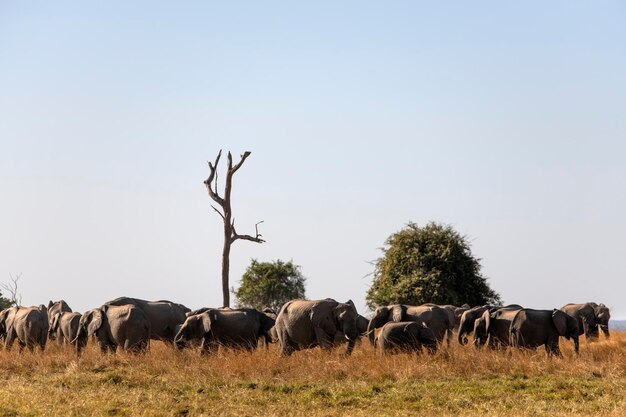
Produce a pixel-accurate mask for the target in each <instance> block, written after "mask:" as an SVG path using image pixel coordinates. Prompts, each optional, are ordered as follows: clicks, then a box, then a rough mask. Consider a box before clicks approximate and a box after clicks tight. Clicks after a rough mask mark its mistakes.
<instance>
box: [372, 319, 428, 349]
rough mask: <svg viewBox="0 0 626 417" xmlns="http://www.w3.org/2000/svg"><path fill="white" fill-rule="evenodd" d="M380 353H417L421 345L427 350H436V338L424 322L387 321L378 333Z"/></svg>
mask: <svg viewBox="0 0 626 417" xmlns="http://www.w3.org/2000/svg"><path fill="white" fill-rule="evenodd" d="M378 346H380V353H381V354H382V355H385V354H387V353H390V352H395V351H413V352H416V353H419V352H420V351H421V349H422V346H424V347H426V348H427V349H428V352H430V353H434V352H436V351H437V339H436V338H435V335H434V333H433V331H432V330H431V329H429V328H428V327H427V326H426V325H425V324H424V323H419V322H416V321H401V322H398V323H396V322H388V323H385V325H384V326H383V327H382V329H380V332H379V333H378Z"/></svg>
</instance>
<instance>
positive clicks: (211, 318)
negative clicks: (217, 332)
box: [198, 309, 219, 335]
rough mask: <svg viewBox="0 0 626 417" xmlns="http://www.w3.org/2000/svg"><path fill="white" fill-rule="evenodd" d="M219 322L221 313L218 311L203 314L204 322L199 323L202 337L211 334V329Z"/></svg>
mask: <svg viewBox="0 0 626 417" xmlns="http://www.w3.org/2000/svg"><path fill="white" fill-rule="evenodd" d="M218 321H219V312H218V311H217V310H213V309H211V310H208V311H206V312H205V313H203V314H202V320H201V321H200V322H199V324H198V325H199V326H200V330H201V332H202V335H206V334H207V333H209V332H211V329H212V328H213V326H215V324H216V323H217V322H218Z"/></svg>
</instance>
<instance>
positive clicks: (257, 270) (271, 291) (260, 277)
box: [234, 259, 306, 312]
mask: <svg viewBox="0 0 626 417" xmlns="http://www.w3.org/2000/svg"><path fill="white" fill-rule="evenodd" d="M305 282H306V278H305V277H304V276H302V273H301V272H300V266H298V265H294V264H293V262H292V261H289V262H283V261H281V260H276V261H274V262H258V261H257V260H256V259H252V261H251V263H250V266H248V269H246V272H245V273H244V274H243V276H242V277H241V284H240V286H239V289H237V291H234V293H235V296H236V297H237V302H238V304H239V305H241V306H248V307H254V308H256V309H258V310H263V309H264V308H270V309H272V310H273V311H275V312H278V310H279V309H280V307H281V306H282V305H283V304H284V303H286V302H287V301H289V300H293V299H294V298H304V297H305V288H304V285H305Z"/></svg>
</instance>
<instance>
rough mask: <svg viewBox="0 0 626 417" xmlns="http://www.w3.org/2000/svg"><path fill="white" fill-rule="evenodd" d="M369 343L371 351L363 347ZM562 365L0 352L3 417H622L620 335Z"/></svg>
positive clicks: (625, 358) (624, 392)
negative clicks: (596, 416)
mask: <svg viewBox="0 0 626 417" xmlns="http://www.w3.org/2000/svg"><path fill="white" fill-rule="evenodd" d="M365 342H366V341H365ZM561 348H562V350H563V353H564V358H561V359H559V358H547V357H546V354H545V351H543V350H538V351H537V352H518V351H515V352H511V353H508V352H490V351H481V352H476V351H475V350H474V349H473V348H472V347H471V346H464V347H461V346H458V345H456V344H454V345H453V346H451V347H450V348H449V349H443V350H441V351H440V352H438V353H437V354H436V355H434V356H428V355H422V356H419V357H418V358H416V356H415V355H408V354H402V355H395V356H389V357H384V358H383V357H380V356H378V355H377V354H376V352H375V351H374V350H373V349H372V348H371V347H370V346H368V345H367V343H363V344H362V345H361V346H358V347H357V348H356V350H355V352H354V354H353V355H352V356H351V357H348V358H344V357H341V356H340V355H339V352H331V353H327V352H322V351H320V350H319V349H314V350H310V351H302V352H297V353H295V354H294V355H293V356H291V357H289V358H280V357H278V354H277V349H276V346H271V347H270V349H269V351H265V350H259V351H257V352H254V353H251V354H250V353H239V352H224V353H220V354H218V355H216V356H211V357H201V356H199V355H198V354H197V353H195V352H191V351H185V352H178V351H176V350H174V349H172V348H170V347H168V346H165V345H163V344H161V343H158V342H157V343H153V344H152V346H151V351H150V352H149V353H148V354H146V355H143V356H133V355H127V354H115V355H106V356H103V355H100V353H99V352H98V351H96V349H95V348H94V346H90V347H89V348H88V349H87V351H86V353H85V355H84V356H83V357H81V359H80V360H77V359H76V357H75V355H74V353H73V351H72V350H71V349H70V348H69V347H59V346H56V345H55V344H53V343H52V344H50V345H49V348H48V349H47V350H46V352H45V353H44V354H43V355H42V354H41V353H35V354H34V355H33V354H30V353H24V354H21V355H20V354H18V353H17V350H14V351H12V352H6V351H1V352H0V378H1V379H2V381H1V384H0V416H43V415H59V416H89V415H96V416H117V415H120V416H121V415H133V416H134V415H138V416H141V415H143V416H196V415H207V416H209V415H233V416H234V415H237V416H265V415H277V416H278V415H280V416H291V415H293V416H296V415H307V416H334V415H355V416H372V415H374V416H383V415H389V416H396V415H398V416H416V415H442V416H458V415H460V416H476V415H480V416H571V415H599V416H600V415H601V416H624V415H626V333H614V334H613V335H612V337H611V339H610V340H609V341H607V340H604V339H601V340H600V341H599V342H596V343H593V344H588V343H586V342H585V341H584V338H583V339H581V354H580V356H579V357H576V356H575V355H574V354H573V351H572V347H571V343H570V342H567V341H565V340H562V342H561Z"/></svg>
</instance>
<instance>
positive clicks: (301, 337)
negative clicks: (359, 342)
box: [275, 298, 358, 356]
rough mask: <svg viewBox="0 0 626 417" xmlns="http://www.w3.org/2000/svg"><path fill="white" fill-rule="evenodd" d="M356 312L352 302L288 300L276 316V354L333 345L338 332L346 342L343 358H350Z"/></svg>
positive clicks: (286, 354)
mask: <svg viewBox="0 0 626 417" xmlns="http://www.w3.org/2000/svg"><path fill="white" fill-rule="evenodd" d="M357 317H358V313H357V311H356V308H355V306H354V303H353V302H352V301H347V302H345V303H340V302H337V301H335V300H333V299H330V298H327V299H324V300H291V301H288V302H287V303H285V304H284V305H283V306H282V308H281V309H280V311H279V313H278V316H277V317H276V325H275V329H276V330H275V332H276V335H277V336H278V342H279V344H280V354H281V355H283V356H288V355H291V354H292V353H293V352H294V351H296V350H300V349H308V348H314V347H316V346H320V347H321V348H322V349H325V350H329V349H331V348H332V347H333V346H335V343H334V341H335V336H336V335H337V333H338V332H342V333H343V334H344V335H345V338H346V339H347V340H348V343H347V344H346V348H345V350H344V355H350V354H351V353H352V350H353V349H354V345H355V342H356V339H357V337H358V330H357Z"/></svg>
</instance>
